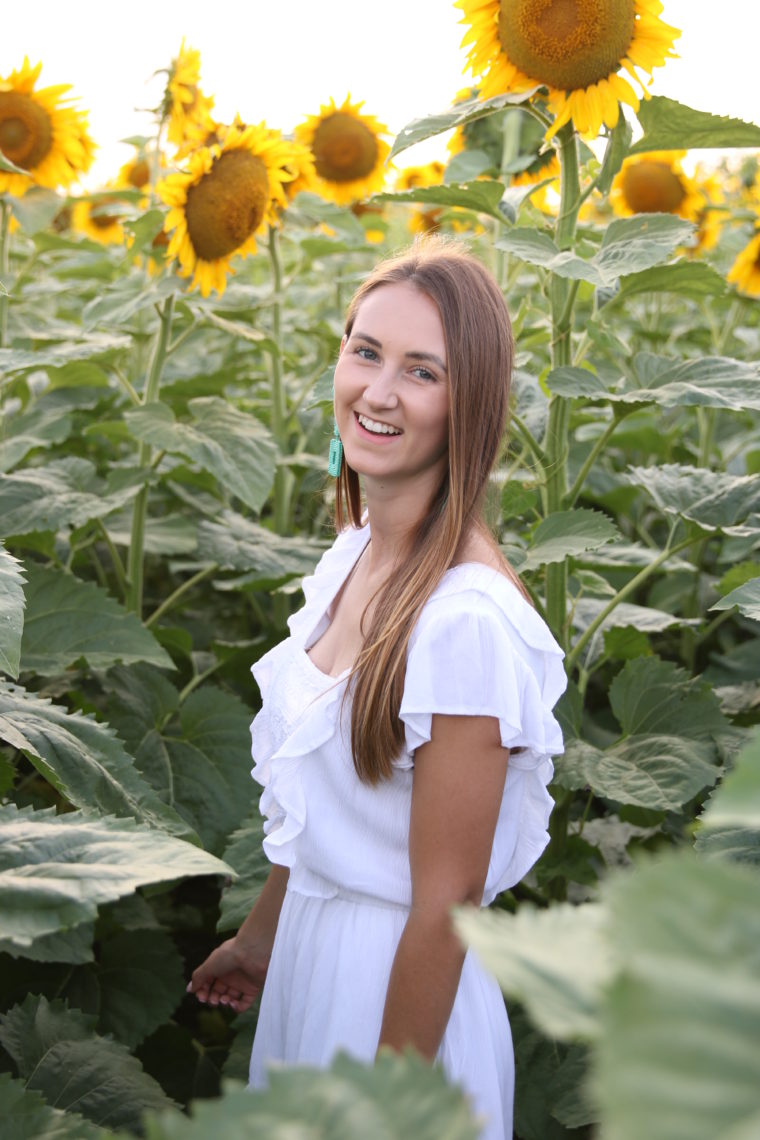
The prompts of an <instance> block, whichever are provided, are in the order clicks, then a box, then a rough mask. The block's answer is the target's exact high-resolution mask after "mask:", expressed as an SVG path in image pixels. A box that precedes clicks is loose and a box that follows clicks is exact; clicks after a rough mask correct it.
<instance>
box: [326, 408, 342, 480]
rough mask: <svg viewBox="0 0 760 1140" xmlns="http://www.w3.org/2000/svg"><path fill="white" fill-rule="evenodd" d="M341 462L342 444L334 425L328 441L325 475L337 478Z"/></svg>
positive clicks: (336, 425)
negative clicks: (328, 450)
mask: <svg viewBox="0 0 760 1140" xmlns="http://www.w3.org/2000/svg"><path fill="white" fill-rule="evenodd" d="M342 462H343V444H342V443H341V442H340V433H339V432H338V424H337V422H336V423H335V425H334V427H333V437H332V439H331V440H330V453H329V455H328V457H327V474H328V475H334V476H336V477H337V476H338V475H340V465H341V463H342Z"/></svg>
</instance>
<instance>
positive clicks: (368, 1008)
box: [250, 527, 565, 1140]
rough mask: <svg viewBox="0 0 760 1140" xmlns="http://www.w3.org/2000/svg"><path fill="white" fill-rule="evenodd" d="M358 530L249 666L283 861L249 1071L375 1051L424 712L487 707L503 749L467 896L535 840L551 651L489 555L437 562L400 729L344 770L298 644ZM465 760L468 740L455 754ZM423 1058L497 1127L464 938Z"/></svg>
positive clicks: (329, 715) (314, 624) (337, 721)
mask: <svg viewBox="0 0 760 1140" xmlns="http://www.w3.org/2000/svg"><path fill="white" fill-rule="evenodd" d="M368 538H369V530H368V528H367V527H364V528H363V529H362V530H348V531H345V532H344V533H343V534H342V535H340V536H339V537H338V538H337V540H336V542H335V543H334V545H333V546H332V548H331V549H330V550H328V551H327V553H326V554H325V555H324V556H323V557H322V559H321V561H320V563H319V565H318V566H317V568H316V571H315V573H314V574H313V576H312V577H310V578H307V579H306V580H305V581H304V583H303V590H304V595H305V598H306V604H305V605H304V606H303V608H302V609H301V610H300V611H299V612H298V613H297V614H295V615H294V616H293V617H292V618H291V619H290V622H289V626H290V631H291V635H290V637H288V638H287V639H286V640H285V641H283V642H281V643H280V644H279V645H277V646H276V647H275V648H274V649H272V650H270V652H269V653H267V654H265V656H264V657H262V658H261V659H260V660H259V661H258V662H257V663H256V665H254V667H253V674H254V677H255V679H256V681H257V683H258V685H259V688H260V690H261V695H262V699H263V706H262V709H261V712H260V713H259V714H258V716H257V717H256V718H255V720H254V722H253V724H252V726H251V736H252V742H253V757H254V760H255V767H254V768H253V776H254V778H255V779H256V780H257V781H258V782H259V783H261V784H262V785H263V786H264V791H263V793H262V796H261V811H262V813H263V814H264V816H265V817H266V822H265V832H266V838H265V840H264V849H265V851H266V854H267V856H268V857H269V859H270V860H271V861H272V862H273V863H279V864H282V865H284V866H286V867H289V868H290V876H289V882H288V890H287V893H286V897H285V902H284V904H283V908H282V912H281V915H280V920H279V924H278V927H277V935H276V938H275V943H274V949H273V952H272V959H271V962H270V965H269V971H268V974H267V980H266V985H265V987H264V992H263V995H262V999H261V1009H260V1012H259V1021H258V1027H257V1030H256V1038H255V1041H254V1045H253V1052H252V1055H251V1069H250V1081H251V1084H252V1085H253V1086H254V1087H261V1086H263V1085H265V1084H266V1070H267V1066H269V1065H272V1064H277V1063H285V1064H294V1063H297V1064H306V1065H315V1066H318V1067H320V1068H325V1067H328V1066H329V1065H330V1063H331V1061H332V1059H333V1057H334V1055H335V1053H336V1052H337V1051H339V1050H345V1051H347V1052H348V1053H350V1054H351V1055H353V1056H354V1057H356V1058H359V1059H360V1060H366V1061H371V1060H372V1059H373V1058H374V1055H375V1051H376V1048H377V1043H378V1037H379V1033H380V1024H381V1021H382V1015H383V1007H384V1003H385V995H386V990H387V986H388V978H389V975H390V970H391V965H392V963H393V958H394V955H395V952H396V947H397V945H398V941H399V938H400V936H401V933H402V931H403V929H404V924H405V922H406V918H407V914H408V907H409V902H410V896H411V879H410V871H409V856H408V835H409V811H410V805H411V795H412V774H413V764H414V751H415V749H416V748H418V747H419V746H420V745H422V744H423V743H424V742H425V741H427V740H429V739H430V726H431V718H432V715H433V714H434V713H444V714H445V713H448V714H452V715H454V714H471V715H473V716H493V717H497V718H498V719H499V722H500V726H501V740H502V744H503V745H504V747H505V748H510V749H520V751H519V752H515V753H513V754H512V755H510V758H509V764H508V770H507V779H506V786H505V788H504V795H503V799H502V804H501V811H500V815H499V820H498V824H497V828H496V835H495V838H494V843H493V849H492V853H491V859H490V863H489V869H488V876H487V879H486V886H485V892H484V896H483V905H487V904H488V903H490V902H491V901H492V900H493V899H494V897H495V896H496V895H497V894H498V893H499V891H503V890H506V889H507V888H508V887H511V886H513V885H514V884H515V883H517V882H519V880H520V879H521V878H522V877H523V875H525V873H526V872H527V871H528V870H529V869H530V868H531V867H532V866H533V864H534V863H535V861H536V860H537V859H538V857H539V855H540V854H541V852H542V851H543V849H544V847H545V846H546V843H547V842H548V835H547V831H546V825H547V822H548V819H549V813H550V811H551V808H552V800H551V797H550V796H549V794H548V792H547V790H546V785H547V784H548V782H549V780H550V779H551V777H552V772H553V768H552V762H551V757H552V756H554V755H557V754H558V753H560V752H561V751H562V736H561V732H560V728H559V725H558V724H557V722H556V720H555V719H554V717H553V715H552V711H551V710H552V708H553V706H554V704H555V702H556V701H557V699H558V697H559V696H560V695H561V693H562V691H563V690H564V687H565V673H564V669H563V666H562V652H561V650H560V649H559V647H558V645H557V644H556V642H555V641H554V639H553V638H552V636H551V634H550V633H549V631H548V629H547V627H546V625H545V624H544V622H543V621H542V620H541V618H540V617H539V616H538V614H537V613H536V612H535V610H534V609H533V608H532V607H531V606H530V605H529V604H528V603H527V602H526V601H525V600H524V598H523V597H522V595H521V594H520V593H519V591H518V590H517V589H516V587H515V586H514V585H513V584H512V583H511V582H510V581H509V580H508V579H507V578H506V577H505V576H504V575H503V574H500V573H499V572H498V571H496V570H493V569H491V568H490V567H487V566H485V565H483V564H481V563H465V564H463V565H460V566H456V567H454V568H452V569H451V570H449V571H447V572H446V574H444V576H443V578H442V580H441V582H440V583H439V585H438V587H437V588H436V590H435V591H434V592H433V594H432V596H431V598H430V600H429V601H428V602H427V604H426V605H425V607H424V609H423V611H422V613H421V615H420V617H419V620H418V622H417V625H416V626H415V629H414V631H413V634H412V638H411V641H410V646H409V653H408V659H407V671H406V681H405V687H404V695H403V700H402V703H401V710H400V715H401V719H402V721H403V722H404V726H405V735H406V746H405V749H404V751H403V753H402V754H401V755H400V756H399V758H398V759H397V760H396V762H395V764H394V768H393V775H392V777H391V778H390V779H389V780H386V781H383V782H381V783H380V784H379V785H375V786H371V785H368V784H365V783H362V782H361V781H360V780H359V778H358V777H357V775H356V772H355V769H354V765H353V760H352V757H351V750H350V744H349V730H350V701H348V700H347V701H346V704H345V708H344V711H343V715H342V717H341V701H342V698H343V695H344V692H345V687H346V678H347V672H348V671H346V673H344V674H342V675H341V677H339V678H334V677H329V676H327V675H326V674H324V673H322V672H321V671H320V670H319V669H318V668H317V667H316V665H314V663H313V662H312V660H311V658H310V657H309V656H308V653H307V649H308V648H309V647H310V646H311V645H312V644H314V643H315V642H316V641H318V640H319V638H320V637H321V636H322V634H323V633H324V632H325V630H326V628H327V626H328V625H329V618H328V610H329V607H330V604H331V602H332V601H333V599H334V598H335V596H336V595H337V593H338V591H339V589H340V587H341V585H342V584H343V582H344V581H345V580H346V578H347V576H348V575H349V574H350V572H351V569H352V567H353V566H354V564H355V563H356V560H357V558H358V557H359V555H360V554H361V552H362V550H363V549H364V546H365V545H366V543H367V541H368ZM462 762H463V763H466V762H467V760H466V757H463V759H462ZM438 1061H439V1063H440V1064H441V1066H442V1067H443V1070H444V1072H445V1073H446V1075H447V1078H448V1079H449V1080H450V1081H452V1082H453V1083H456V1084H458V1085H460V1086H461V1087H462V1088H464V1090H465V1091H466V1092H467V1093H468V1095H469V1096H470V1098H471V1100H472V1103H473V1106H474V1108H475V1110H476V1112H477V1113H478V1114H480V1115H481V1116H482V1118H483V1120H484V1129H483V1132H482V1137H483V1140H505V1138H506V1140H511V1137H512V1101H513V1096H514V1057H513V1051H512V1041H511V1035H510V1030H509V1023H508V1020H507V1014H506V1011H505V1008H504V1001H503V998H502V995H501V992H500V990H499V987H498V985H497V983H496V981H495V980H494V978H493V977H492V976H491V975H490V974H489V973H487V972H486V971H485V970H484V969H483V967H482V966H481V965H480V963H479V962H478V960H477V958H476V957H475V955H474V953H473V952H472V951H469V952H468V953H467V956H466V958H465V962H464V967H463V969H462V976H461V980H460V983H459V988H458V991H457V995H456V998H455V1001H454V1006H453V1009H452V1012H451V1017H450V1018H449V1022H448V1026H447V1029H446V1032H445V1034H444V1037H443V1041H442V1043H441V1047H440V1050H439V1054H438Z"/></svg>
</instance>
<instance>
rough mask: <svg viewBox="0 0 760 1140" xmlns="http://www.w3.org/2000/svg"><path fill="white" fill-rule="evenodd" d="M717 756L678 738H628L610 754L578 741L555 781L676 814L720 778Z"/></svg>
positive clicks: (561, 763) (700, 744) (559, 763)
mask: <svg viewBox="0 0 760 1140" xmlns="http://www.w3.org/2000/svg"><path fill="white" fill-rule="evenodd" d="M647 660H648V659H647ZM713 752H714V750H713V748H712V747H711V745H710V744H708V743H705V742H704V741H700V740H687V739H685V738H684V737H682V736H675V735H661V736H658V735H655V734H648V735H641V736H629V737H626V739H625V740H621V741H618V743H616V744H614V745H613V746H612V747H611V748H607V749H605V750H602V749H601V748H596V747H595V746H594V745H593V744H589V743H587V742H586V741H583V740H573V741H570V743H569V744H568V745H567V749H566V752H565V755H564V756H563V757H562V758H561V759H560V760H558V761H557V771H556V774H555V782H556V783H557V784H558V785H559V786H560V787H563V788H570V789H575V788H590V789H591V790H592V791H593V792H594V794H595V795H597V796H601V797H603V798H604V799H610V800H615V801H616V802H617V803H621V804H634V805H635V806H636V807H643V808H649V809H650V810H653V811H677V810H678V809H679V808H680V807H682V806H683V804H685V803H688V802H689V801H690V800H692V799H693V798H694V796H696V795H697V794H698V793H699V792H701V791H702V790H703V789H704V788H706V787H711V786H712V785H713V784H714V783H715V781H716V780H717V778H718V775H719V772H718V769H717V767H716V766H715V764H714V762H713Z"/></svg>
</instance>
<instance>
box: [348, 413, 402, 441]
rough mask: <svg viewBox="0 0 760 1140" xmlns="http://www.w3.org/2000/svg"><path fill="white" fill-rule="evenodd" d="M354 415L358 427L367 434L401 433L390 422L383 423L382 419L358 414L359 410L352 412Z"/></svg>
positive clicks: (391, 434)
mask: <svg viewBox="0 0 760 1140" xmlns="http://www.w3.org/2000/svg"><path fill="white" fill-rule="evenodd" d="M354 417H355V419H356V422H357V423H358V425H359V427H360V428H361V429H362V430H363V431H365V432H367V434H368V435H374V436H378V435H385V436H393V435H401V434H402V433H401V429H400V428H397V427H393V425H392V424H386V423H383V422H382V420H373V419H370V417H369V416H364V415H360V413H359V412H354Z"/></svg>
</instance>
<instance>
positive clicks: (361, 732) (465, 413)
mask: <svg viewBox="0 0 760 1140" xmlns="http://www.w3.org/2000/svg"><path fill="white" fill-rule="evenodd" d="M401 282H404V283H407V284H409V285H413V286H414V287H415V288H416V289H419V290H420V292H422V293H424V294H425V295H426V296H428V297H429V298H430V299H431V300H432V301H433V302H434V303H435V305H436V306H437V308H438V312H439V314H440V317H441V323H442V325H443V331H444V338H445V342H446V357H447V370H448V376H449V443H448V456H449V462H448V467H447V470H446V471H445V473H444V475H443V478H442V480H441V483H440V485H439V487H438V488H437V490H436V492H435V494H434V495H433V497H432V499H431V502H430V506H429V509H428V512H427V514H426V515H425V517H424V518H423V519H422V521H421V522H420V524H419V525H418V527H417V529H416V531H415V532H414V534H413V535H411V536H410V539H409V548H408V556H407V557H405V558H404V559H403V560H402V562H401V563H400V565H399V567H398V570H397V572H396V573H395V574H394V575H393V578H392V579H391V580H390V581H389V582H388V584H387V585H386V586H385V587H384V588H383V590H382V592H381V593H380V595H379V597H378V601H377V606H376V608H375V612H374V616H373V618H372V623H371V625H370V628H369V629H368V631H367V635H366V638H365V641H364V646H363V648H362V650H361V652H360V653H359V656H358V658H357V660H356V663H355V665H354V668H353V670H352V674H351V682H350V684H351V693H352V697H353V707H352V713H351V746H352V750H353V757H354V765H355V767H356V771H357V773H358V775H359V777H360V778H361V779H362V780H364V781H365V782H367V783H371V784H374V783H377V782H378V781H380V780H382V779H386V778H387V777H389V776H390V774H391V771H392V761H393V759H394V757H396V756H397V755H398V754H399V752H400V751H401V749H402V747H403V743H404V726H403V724H402V722H401V721H400V719H399V709H400V707H401V698H402V695H403V691H404V678H405V674H406V654H407V648H408V645H409V638H410V636H411V633H412V630H413V629H414V626H415V623H416V621H417V618H418V617H419V614H420V611H421V610H422V608H423V606H424V605H425V603H426V602H427V600H428V598H429V597H430V595H431V594H432V593H433V591H434V589H435V588H436V586H437V585H438V583H439V582H440V580H441V577H442V576H443V574H444V573H445V571H446V570H447V569H449V567H450V566H452V564H453V563H454V560H455V557H456V554H457V551H458V550H459V548H460V546H461V544H462V540H463V538H464V537H465V536H466V535H467V534H468V533H469V531H470V530H471V528H472V527H473V526H475V525H482V507H483V499H484V495H485V490H486V485H487V482H488V477H489V474H490V472H491V468H492V467H493V465H494V463H495V462H496V459H497V457H498V454H499V448H500V444H501V439H502V436H503V434H504V429H505V426H506V418H507V407H508V401H509V382H510V377H511V373H512V359H513V352H514V349H513V341H512V329H511V326H510V322H509V316H508V314H507V308H506V305H505V303H504V298H503V296H502V293H501V290H500V289H499V287H498V285H497V284H496V282H495V281H494V279H493V278H492V277H491V275H490V273H488V271H487V270H486V269H485V267H484V266H483V265H482V264H481V263H480V262H479V261H478V260H476V258H474V257H473V256H472V255H470V254H469V253H468V252H467V251H466V250H465V249H464V248H463V247H462V246H461V245H459V244H458V243H456V242H453V241H447V240H445V239H443V238H440V237H437V236H432V237H427V238H424V239H421V240H419V241H418V242H416V243H415V245H414V246H412V248H411V249H410V250H409V251H407V252H406V253H403V254H401V255H399V256H397V257H393V258H389V259H388V260H387V261H383V262H381V263H380V265H378V266H377V267H376V269H375V270H374V272H373V273H372V274H371V275H370V276H369V277H368V278H367V280H366V281H364V283H363V284H362V285H361V286H360V287H359V289H358V290H357V292H356V294H355V295H354V297H353V299H352V301H351V304H350V305H349V309H348V316H347V320H346V335H347V336H350V334H351V330H352V328H353V325H354V322H355V320H356V315H357V312H358V310H359V307H360V305H361V303H362V301H363V300H364V299H365V297H367V296H368V294H369V293H371V292H373V291H374V290H375V289H379V288H380V287H381V286H383V285H393V284H398V283H401ZM349 522H350V523H351V524H352V525H353V526H355V527H360V526H361V525H362V504H361V492H360V487H359V476H358V474H357V472H356V471H354V470H353V469H352V468H351V467H350V466H349V465H348V463H347V461H346V460H345V458H344V459H343V462H342V466H341V470H340V473H339V475H338V486H337V495H336V508H335V524H336V529H337V530H338V531H341V530H343V529H344V527H345V526H346V525H347V524H348V523H349Z"/></svg>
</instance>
